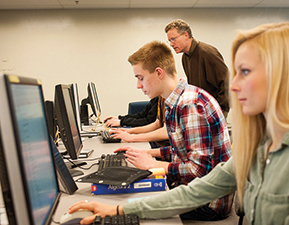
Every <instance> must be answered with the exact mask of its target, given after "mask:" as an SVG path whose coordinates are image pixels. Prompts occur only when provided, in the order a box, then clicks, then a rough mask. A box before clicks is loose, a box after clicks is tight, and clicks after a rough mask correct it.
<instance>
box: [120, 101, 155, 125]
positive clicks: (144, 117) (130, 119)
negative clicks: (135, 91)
mask: <svg viewBox="0 0 289 225" xmlns="http://www.w3.org/2000/svg"><path fill="white" fill-rule="evenodd" d="M158 99H159V97H155V98H153V99H151V100H150V101H149V103H148V104H147V106H146V108H145V109H144V110H143V111H141V112H139V113H136V114H132V115H126V116H118V119H120V126H122V127H124V126H129V127H139V126H144V125H148V124H150V123H153V122H155V120H156V117H157V111H158Z"/></svg>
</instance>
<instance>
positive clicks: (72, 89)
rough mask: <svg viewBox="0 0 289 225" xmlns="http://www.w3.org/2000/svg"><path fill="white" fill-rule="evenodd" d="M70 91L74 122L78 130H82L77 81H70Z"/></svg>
mask: <svg viewBox="0 0 289 225" xmlns="http://www.w3.org/2000/svg"><path fill="white" fill-rule="evenodd" d="M70 93H71V97H72V105H73V111H74V114H75V117H76V123H77V126H78V130H79V131H82V126H81V118H80V104H79V95H78V87H77V83H72V84H71V85H70Z"/></svg>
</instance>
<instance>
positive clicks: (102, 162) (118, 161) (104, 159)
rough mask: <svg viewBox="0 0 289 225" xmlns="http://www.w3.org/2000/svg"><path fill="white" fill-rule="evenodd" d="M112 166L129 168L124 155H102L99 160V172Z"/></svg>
mask: <svg viewBox="0 0 289 225" xmlns="http://www.w3.org/2000/svg"><path fill="white" fill-rule="evenodd" d="M112 166H127V162H126V160H125V157H124V154H123V153H116V154H106V155H105V154H102V155H101V157H100V159H99V165H98V171H101V170H103V169H104V168H107V167H112Z"/></svg>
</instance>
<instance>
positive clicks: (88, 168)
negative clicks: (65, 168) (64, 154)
mask: <svg viewBox="0 0 289 225" xmlns="http://www.w3.org/2000/svg"><path fill="white" fill-rule="evenodd" d="M64 159H67V160H68V161H69V162H70V163H71V164H72V165H74V166H75V167H77V168H80V169H82V170H90V169H91V168H92V167H93V166H96V165H98V164H99V163H98V162H97V163H93V164H92V165H90V166H89V167H87V168H85V167H82V166H78V165H77V164H75V163H74V162H73V161H72V160H71V159H69V158H64ZM95 159H100V157H98V158H95ZM95 159H94V160H95ZM82 161H84V160H82Z"/></svg>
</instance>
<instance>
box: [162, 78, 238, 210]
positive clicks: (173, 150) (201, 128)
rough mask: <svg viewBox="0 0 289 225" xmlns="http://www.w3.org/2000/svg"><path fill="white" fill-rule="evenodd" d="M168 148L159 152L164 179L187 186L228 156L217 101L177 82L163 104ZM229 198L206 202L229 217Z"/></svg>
mask: <svg viewBox="0 0 289 225" xmlns="http://www.w3.org/2000/svg"><path fill="white" fill-rule="evenodd" d="M165 104H166V110H167V111H166V126H167V132H168V136H169V140H170V146H168V147H162V148H161V149H160V151H161V155H162V159H163V160H166V161H169V162H170V164H169V167H168V177H169V178H170V180H172V181H174V182H175V183H177V184H178V185H179V184H188V183H189V182H190V181H191V180H193V179H195V178H196V177H202V176H204V175H206V174H208V173H209V172H210V171H211V170H212V169H213V168H214V167H215V166H216V165H217V164H218V163H219V162H225V161H227V160H228V159H229V158H230V156H231V144H230V137H229V133H228V128H227V123H226V120H225V117H224V116H223V113H222V110H221V108H220V106H219V104H218V102H217V101H216V100H215V99H214V98H213V97H212V96H211V95H210V94H209V93H208V92H206V91H205V90H203V89H201V88H198V87H196V86H192V85H188V84H187V82H186V81H185V80H184V79H181V80H180V82H179V84H178V86H177V87H176V89H175V90H174V91H173V92H172V93H171V94H170V96H169V97H168V98H167V99H166V101H165ZM232 200H233V196H232V195H229V196H226V197H224V198H221V199H219V200H216V201H214V202H211V203H210V207H211V208H212V209H214V210H215V211H216V212H217V213H221V214H223V215H227V214H229V212H230V210H231V204H232Z"/></svg>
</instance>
